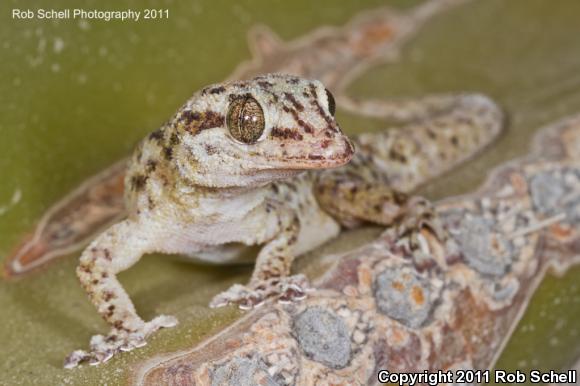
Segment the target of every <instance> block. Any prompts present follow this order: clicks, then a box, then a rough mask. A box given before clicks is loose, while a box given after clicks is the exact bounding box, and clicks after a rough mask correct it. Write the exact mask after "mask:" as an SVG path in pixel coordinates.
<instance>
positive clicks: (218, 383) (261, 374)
mask: <svg viewBox="0 0 580 386" xmlns="http://www.w3.org/2000/svg"><path fill="white" fill-rule="evenodd" d="M211 385H212V386H229V385H232V386H255V385H263V386H280V384H279V383H278V382H276V381H275V380H274V379H273V378H272V377H271V376H270V374H268V370H267V368H266V365H265V364H264V362H263V361H262V360H261V359H260V358H259V357H258V356H252V357H250V358H246V357H233V358H232V359H231V360H230V361H228V362H226V363H224V364H222V365H220V366H217V367H216V368H215V369H214V370H213V372H212V378H211Z"/></svg>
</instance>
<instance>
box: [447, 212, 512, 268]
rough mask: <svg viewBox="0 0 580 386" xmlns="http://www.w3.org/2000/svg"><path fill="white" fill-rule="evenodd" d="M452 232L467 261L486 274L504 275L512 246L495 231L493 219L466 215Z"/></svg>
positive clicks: (510, 256) (509, 260)
mask: <svg viewBox="0 0 580 386" xmlns="http://www.w3.org/2000/svg"><path fill="white" fill-rule="evenodd" d="M452 234H453V236H454V238H455V240H456V241H457V243H458V244H459V246H460V249H461V251H462V253H463V256H464V257H465V261H466V263H467V264H468V265H469V266H470V267H472V268H473V269H475V270H476V271H478V272H479V273H481V274H484V275H492V276H502V275H504V274H505V273H506V272H507V269H508V267H509V264H510V262H511V258H512V246H511V245H510V243H509V241H507V240H506V239H505V238H504V237H503V236H502V235H500V234H499V233H497V232H494V229H493V223H492V221H490V220H488V219H485V218H483V217H479V216H473V215H466V216H464V217H463V218H462V219H461V220H460V222H459V224H458V226H457V228H455V229H454V230H453V231H452Z"/></svg>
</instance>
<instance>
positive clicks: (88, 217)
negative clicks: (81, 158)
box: [2, 159, 127, 278]
mask: <svg viewBox="0 0 580 386" xmlns="http://www.w3.org/2000/svg"><path fill="white" fill-rule="evenodd" d="M126 168H127V160H126V159H123V160H121V161H119V162H117V163H115V164H114V165H112V166H110V167H109V168H107V169H105V170H104V171H102V172H100V173H99V174H97V175H95V176H93V177H91V178H90V179H88V180H87V181H85V182H84V183H83V184H82V185H80V186H79V187H78V188H77V189H75V190H74V191H72V192H71V193H69V194H68V195H67V196H66V197H65V198H63V199H62V200H60V201H59V202H57V203H56V204H54V205H53V206H52V207H51V208H50V209H49V210H48V211H47V212H46V213H45V214H44V216H43V217H42V219H41V220H40V221H39V223H38V225H37V226H36V229H35V230H34V232H31V233H29V234H28V235H26V236H25V237H24V238H23V240H22V241H21V242H20V243H19V244H18V246H17V247H16V248H15V249H14V250H13V252H12V253H11V254H10V255H9V256H8V257H7V258H6V259H5V262H4V268H3V272H2V273H3V276H4V277H5V278H17V277H21V276H24V275H26V274H28V273H30V272H32V271H34V270H36V269H37V268H40V267H42V266H44V265H46V264H48V263H50V262H51V261H54V260H56V259H57V258H58V257H61V256H66V255H68V254H71V253H73V252H76V251H78V250H80V249H81V248H82V247H83V246H84V245H86V244H87V243H88V242H89V241H90V240H91V239H93V238H94V237H95V235H96V234H97V233H98V232H99V231H101V230H102V229H104V228H105V227H108V226H110V225H111V224H112V223H113V222H116V221H118V220H120V219H122V218H123V217H125V216H126V214H125V205H124V199H123V194H124V179H125V170H126Z"/></svg>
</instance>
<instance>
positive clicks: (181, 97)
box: [0, 0, 580, 385]
mask: <svg viewBox="0 0 580 386" xmlns="http://www.w3.org/2000/svg"><path fill="white" fill-rule="evenodd" d="M387 3H389V4H393V5H395V6H403V7H410V6H411V5H413V4H416V3H418V2H417V1H412V2H411V1H403V0H400V1H390V2H387ZM382 4H385V2H384V1H378V0H368V1H354V0H353V1H340V2H339V1H336V0H321V1H316V2H311V1H309V0H294V1H281V0H276V1H273V0H253V1H235V2H234V1H224V0H221V1H215V0H213V1H210V0H205V1H179V2H177V1H175V2H173V1H165V2H164V1H140V2H137V1H125V2H123V5H120V2H118V1H113V0H107V1H98V2H97V1H84V2H82V7H83V8H85V9H92V8H99V9H120V8H132V9H143V8H168V9H169V15H170V16H169V19H168V20H150V21H139V22H133V21H126V22H120V21H110V22H105V21H89V22H88V23H79V22H78V21H75V20H61V21H59V22H54V21H42V20H30V21H24V20H13V19H12V17H11V10H12V8H29V9H32V10H35V9H38V8H74V7H75V6H76V7H80V6H81V5H80V2H78V1H72V0H71V1H64V0H53V1H50V2H48V1H46V2H39V1H27V2H23V1H3V2H2V3H1V4H0V58H1V60H0V207H3V206H5V205H7V204H8V203H9V202H10V200H11V198H12V197H13V195H14V194H15V192H20V193H21V200H20V201H19V202H18V203H17V204H16V205H14V206H9V207H8V208H7V210H6V211H5V212H4V211H2V212H4V213H2V214H0V256H5V255H6V254H7V253H8V252H9V251H10V249H11V248H12V247H13V246H14V244H15V243H16V242H17V241H18V240H19V239H20V237H22V235H23V234H24V233H25V232H27V231H29V230H30V229H31V227H32V226H33V225H34V224H35V222H36V221H37V220H38V218H39V217H40V216H41V215H42V213H43V211H45V210H46V209H47V208H48V207H49V206H50V205H51V204H52V203H54V202H55V201H56V200H58V199H59V198H61V197H62V196H63V195H64V194H65V193H66V192H68V191H70V190H71V189H72V188H74V187H75V186H76V185H77V184H79V183H80V182H81V181H83V180H84V179H85V178H86V177H88V176H90V175H92V174H93V173H95V172H97V171H99V170H101V169H102V168H104V167H106V166H108V165H110V164H111V163H112V162H113V161H115V160H117V159H119V158H121V157H122V156H124V155H126V154H127V153H128V152H129V151H130V150H131V148H132V146H133V145H134V144H135V143H136V141H138V140H139V139H140V138H141V137H143V136H144V135H145V134H146V133H148V132H150V131H152V130H154V129H155V128H156V127H158V126H159V125H160V124H161V123H162V122H163V121H165V120H166V119H167V118H168V117H169V116H170V115H171V114H172V113H173V112H174V111H175V109H176V108H177V107H178V106H180V105H181V104H182V103H183V102H184V101H185V100H186V99H187V98H188V97H189V96H190V95H191V94H192V93H193V92H194V91H195V90H196V89H198V88H200V87H202V86H204V85H206V84H208V83H212V82H217V81H220V80H222V79H224V78H225V77H226V76H227V75H229V74H230V73H231V71H232V70H233V69H234V68H235V66H236V65H237V64H238V63H239V62H240V61H242V60H246V59H248V58H249V56H250V54H249V51H248V46H247V42H246V39H245V34H246V32H247V30H248V28H249V27H250V26H252V25H253V24H255V23H263V24H266V25H268V26H270V27H271V28H272V29H273V30H274V31H276V32H277V33H278V34H279V35H280V36H281V37H282V38H283V39H285V40H287V39H292V38H294V37H298V36H301V35H303V34H305V33H307V32H308V31H310V30H312V29H313V28H315V27H317V26H319V25H323V24H330V25H342V24H344V23H345V22H346V21H347V20H349V19H350V18H351V17H352V16H353V15H354V14H356V13H357V12H358V11H359V10H361V9H366V8H372V7H376V6H378V5H382ZM578 15H580V2H578V1H575V0H557V1H546V0H513V1H502V0H485V1H476V2H472V3H468V4H466V5H464V6H461V7H458V8H456V9H453V10H451V11H450V12H448V13H446V14H444V15H442V16H441V17H438V18H436V19H435V20H433V21H432V22H430V23H429V24H428V25H427V26H426V28H425V29H424V30H423V31H422V33H421V34H420V36H419V37H418V38H417V39H415V40H413V42H412V43H411V44H410V45H409V46H408V47H406V48H405V49H404V51H403V55H402V58H401V61H400V62H398V63H396V64H391V65H384V66H378V67H376V68H374V69H372V70H370V71H368V72H367V73H365V74H364V75H363V76H362V77H361V78H360V79H358V80H357V81H356V82H355V84H353V86H352V88H351V90H350V92H351V93H352V94H353V95H357V96H360V97H364V96H372V97H389V96H403V95H423V94H425V93H433V92H447V91H480V92H484V93H487V94H489V95H491V96H492V97H493V98H495V99H497V100H498V101H499V103H501V105H502V106H503V107H504V108H505V109H506V110H507V112H508V116H509V130H508V133H507V134H506V135H504V136H503V137H502V138H501V139H500V140H499V141H498V142H497V143H496V144H495V145H494V146H493V147H491V148H490V149H489V150H488V151H487V152H486V153H485V154H483V155H482V156H481V157H479V158H477V159H476V160H474V161H472V162H470V163H468V164H466V165H465V166H464V167H461V168H460V169H459V170H457V171H455V172H453V173H450V174H448V175H446V176H444V177H442V178H440V179H439V180H438V181H437V182H434V183H433V184H431V185H430V186H428V187H426V188H425V189H424V190H423V191H422V193H424V194H426V195H427V196H428V197H430V198H441V197H445V196H448V195H453V194H459V193H465V192H469V191H471V190H473V189H474V188H476V187H477V186H478V185H479V184H480V183H481V182H482V181H483V179H484V176H485V173H486V171H487V170H489V169H490V168H492V167H493V166H495V165H498V164H500V163H502V162H504V161H506V160H509V159H512V158H514V157H517V156H520V155H522V154H525V153H526V152H527V150H528V146H529V142H530V138H531V136H532V135H533V132H534V130H536V129H537V128H538V127H540V126H542V125H544V124H546V123H549V122H551V121H553V120H555V119H558V118H561V117H563V116H565V115H567V114H571V113H574V112H580V91H579V90H580V38H579V36H580V22H579V18H578V17H579V16H578ZM338 117H339V120H340V121H341V123H342V126H343V128H344V129H345V130H346V131H347V132H350V133H354V132H357V131H366V130H377V129H379V128H381V126H382V123H381V122H378V121H371V120H363V119H361V118H360V117H354V116H347V115H345V114H341V113H340V112H339V114H338ZM372 234H376V230H374V231H366V232H365V231H362V232H361V231H359V232H355V233H352V234H349V235H347V236H345V237H344V238H342V239H341V240H338V241H336V242H333V243H331V244H330V245H328V246H326V247H324V248H323V249H322V250H320V251H317V252H315V253H313V254H310V256H307V258H306V259H303V260H302V262H301V266H307V265H309V264H306V261H307V260H308V261H311V260H314V259H312V258H313V257H316V256H318V255H320V254H322V253H326V252H328V251H337V250H344V249H345V248H347V247H349V246H352V245H354V244H358V243H361V242H362V241H364V240H368V239H369V237H370V236H371V235H372ZM77 256H78V253H77V254H74V256H70V257H67V258H63V259H61V260H59V261H58V262H56V263H55V264H52V265H51V266H50V267H48V269H46V270H43V271H41V272H38V273H35V274H33V275H31V276H30V277H27V278H25V279H23V280H19V281H17V282H10V283H8V282H4V281H0V384H2V385H4V384H6V385H20V384H22V385H29V384H39V385H48V384H75V385H76V384H79V385H81V384H82V385H84V384H87V385H89V384H109V385H111V384H119V383H120V384H123V383H124V379H125V378H124V377H125V374H126V371H127V370H128V369H130V367H131V364H133V363H135V362H136V361H138V360H141V359H142V358H147V357H150V356H152V355H154V354H157V353H160V352H169V351H172V350H175V349H180V348H186V347H190V346H192V345H194V344H195V343H196V342H198V341H199V340H200V339H201V338H203V337H204V336H207V334H208V333H210V332H211V331H215V330H217V329H219V328H220V327H222V326H224V325H225V324H226V323H227V322H229V321H232V320H234V319H235V318H236V317H237V316H239V315H240V313H239V312H238V311H235V310H233V309H221V310H217V311H215V310H209V309H208V308H207V307H206V304H207V302H208V300H209V299H210V298H211V296H213V295H214V294H216V293H218V292H219V291H220V290H223V289H225V288H227V287H228V286H229V285H230V284H232V283H234V282H240V281H245V280H246V279H247V277H248V275H249V273H250V272H251V267H219V268H215V267H208V266H200V265H194V264H187V263H183V262H180V261H179V260H177V259H174V258H172V257H166V256H148V257H146V258H144V259H143V260H142V261H141V262H140V263H139V264H138V265H137V266H136V267H134V268H132V269H130V270H129V271H128V272H125V273H123V274H122V275H121V280H122V282H123V284H124V285H125V287H126V289H127V290H128V291H129V293H130V294H131V296H132V298H133V300H134V301H135V303H136V306H137V308H138V309H139V311H140V313H141V315H142V316H143V317H144V318H145V319H149V318H151V317H153V316H154V315H156V314H158V313H167V314H173V315H176V316H177V317H178V318H179V320H180V322H181V323H180V325H179V326H178V327H177V328H174V329H170V330H164V331H161V332H160V333H158V334H156V335H155V336H154V338H153V339H151V341H150V343H149V345H148V346H146V347H145V348H143V349H140V350H137V351H134V352H131V353H127V354H123V355H118V356H117V357H115V358H114V359H113V360H111V361H110V362H108V363H107V364H106V365H104V366H100V367H97V368H95V367H89V366H83V367H82V368H80V369H76V370H73V371H70V370H63V369H62V361H63V358H64V357H65V356H66V355H67V354H68V353H69V352H70V351H72V350H74V349H77V348H85V347H86V346H87V343H88V340H89V338H90V336H91V335H93V334H94V333H97V332H100V333H104V332H106V331H107V329H106V326H105V324H104V322H102V321H101V320H100V318H99V316H98V315H97V313H96V312H95V310H94V308H93V307H92V305H90V304H89V302H88V300H87V299H86V297H85V294H84V293H83V291H82V289H81V288H80V286H79V285H78V283H77V280H76V278H75V275H74V267H75V264H76V257H77ZM579 280H580V269H578V268H576V269H574V270H571V271H570V272H569V273H568V274H567V275H566V276H565V277H564V278H554V277H550V278H548V279H547V280H545V281H544V283H543V285H542V286H541V288H540V290H539V291H538V293H537V294H536V296H535V297H534V299H533V302H532V304H531V306H530V307H529V309H528V311H527V312H526V315H525V316H524V319H523V321H522V322H521V323H520V325H519V327H518V330H517V331H516V332H515V335H514V336H513V337H512V339H511V341H510V343H509V345H508V347H507V349H506V351H505V353H504V354H503V355H502V357H501V359H500V362H499V363H498V365H497V367H498V368H508V369H515V368H520V369H524V370H525V369H530V368H537V367H539V368H543V369H550V368H553V369H560V368H568V367H569V366H570V365H571V364H572V363H573V362H574V361H575V360H576V359H577V358H578V357H580V324H579V323H578V318H579V317H580V284H579Z"/></svg>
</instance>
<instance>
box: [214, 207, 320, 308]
mask: <svg viewBox="0 0 580 386" xmlns="http://www.w3.org/2000/svg"><path fill="white" fill-rule="evenodd" d="M299 232H300V222H299V220H298V218H297V217H296V216H291V217H289V218H288V219H287V221H286V225H285V226H282V230H281V231H280V232H279V234H278V235H277V236H276V237H275V238H274V239H273V240H272V241H270V242H269V243H267V244H266V245H264V247H263V248H262V249H261V251H260V253H259V255H258V258H257V260H256V266H255V268H254V272H253V274H252V278H251V279H250V282H249V283H248V284H247V285H241V284H234V285H233V286H232V287H230V288H229V289H228V290H226V291H225V292H222V293H220V294H218V295H217V296H215V297H214V298H213V299H212V301H211V303H210V307H212V308H217V307H223V306H226V305H228V304H236V305H238V307H239V308H241V309H243V310H248V309H252V308H254V307H258V306H260V305H261V304H262V303H263V302H264V301H265V300H266V299H268V298H277V299H278V301H280V302H290V301H293V300H300V299H303V298H304V297H305V296H306V291H308V289H309V284H308V280H307V278H306V276H304V275H302V274H299V275H290V270H291V267H292V262H293V261H294V253H293V250H292V249H293V248H292V247H293V245H294V244H296V241H297V238H298V234H299Z"/></svg>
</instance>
